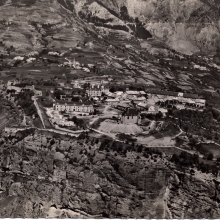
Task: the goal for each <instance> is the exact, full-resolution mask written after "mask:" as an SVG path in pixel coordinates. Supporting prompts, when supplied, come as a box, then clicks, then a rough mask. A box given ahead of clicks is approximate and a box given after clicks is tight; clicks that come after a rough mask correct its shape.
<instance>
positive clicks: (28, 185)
mask: <svg viewBox="0 0 220 220" xmlns="http://www.w3.org/2000/svg"><path fill="white" fill-rule="evenodd" d="M2 141H4V144H3V145H2V146H1V148H0V153H1V156H0V164H1V169H0V216H1V217H3V218H4V217H5V218H9V217H11V218H40V217H41V218H45V217H53V218H57V217H62V218H97V217H105V218H107V217H108V218H218V216H219V214H220V207H219V201H220V197H219V192H220V188H219V183H217V182H214V181H212V179H211V178H208V180H209V181H206V182H205V181H203V178H200V179H199V178H196V177H194V176H190V175H189V174H184V173H181V172H178V171H176V170H170V169H169V168H167V164H168V161H167V160H166V158H165V157H163V156H161V157H159V156H157V155H148V157H147V158H145V157H142V156H140V155H139V157H137V155H138V153H137V152H135V151H127V153H126V155H120V154H118V153H116V152H114V151H112V150H110V151H108V152H107V151H106V150H101V148H100V146H101V143H100V142H99V141H97V140H93V139H80V140H79V139H78V140H76V139H69V138H67V137H66V138H64V137H63V138H62V139H61V138H60V137H58V136H57V137H56V136H54V135H49V134H47V133H46V136H45V134H43V133H41V134H38V133H33V134H31V135H28V136H27V137H25V138H24V139H19V140H18V139H17V138H15V137H14V138H13V137H10V138H8V139H1V143H2Z"/></svg>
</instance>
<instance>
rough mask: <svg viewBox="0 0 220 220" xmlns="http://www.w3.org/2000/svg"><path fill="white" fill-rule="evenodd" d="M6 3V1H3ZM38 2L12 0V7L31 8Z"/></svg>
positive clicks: (33, 0) (32, 0)
mask: <svg viewBox="0 0 220 220" xmlns="http://www.w3.org/2000/svg"><path fill="white" fill-rule="evenodd" d="M3 1H4V0H3ZM36 1H37V0H12V1H11V2H12V5H13V6H15V7H31V6H32V5H34V4H35V3H36Z"/></svg>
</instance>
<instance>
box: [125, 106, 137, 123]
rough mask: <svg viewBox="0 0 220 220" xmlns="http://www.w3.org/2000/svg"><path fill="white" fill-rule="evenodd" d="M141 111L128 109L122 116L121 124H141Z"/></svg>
mask: <svg viewBox="0 0 220 220" xmlns="http://www.w3.org/2000/svg"><path fill="white" fill-rule="evenodd" d="M140 122H141V117H140V111H139V110H138V109H136V108H128V109H126V110H125V111H124V112H123V113H122V115H121V123H123V124H140Z"/></svg>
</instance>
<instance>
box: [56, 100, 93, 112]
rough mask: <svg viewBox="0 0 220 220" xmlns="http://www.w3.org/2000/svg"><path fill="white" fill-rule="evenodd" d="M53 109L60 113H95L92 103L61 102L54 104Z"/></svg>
mask: <svg viewBox="0 0 220 220" xmlns="http://www.w3.org/2000/svg"><path fill="white" fill-rule="evenodd" d="M53 109H54V110H56V111H59V112H67V113H74V112H82V113H93V112H94V107H93V105H92V103H91V102H68V103H66V102H65V101H59V102H56V103H54V104H53Z"/></svg>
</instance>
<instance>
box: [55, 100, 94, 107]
mask: <svg viewBox="0 0 220 220" xmlns="http://www.w3.org/2000/svg"><path fill="white" fill-rule="evenodd" d="M56 105H68V106H82V105H84V106H91V105H92V102H88V101H87V102H66V101H62V100H59V101H56Z"/></svg>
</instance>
